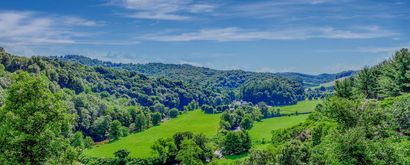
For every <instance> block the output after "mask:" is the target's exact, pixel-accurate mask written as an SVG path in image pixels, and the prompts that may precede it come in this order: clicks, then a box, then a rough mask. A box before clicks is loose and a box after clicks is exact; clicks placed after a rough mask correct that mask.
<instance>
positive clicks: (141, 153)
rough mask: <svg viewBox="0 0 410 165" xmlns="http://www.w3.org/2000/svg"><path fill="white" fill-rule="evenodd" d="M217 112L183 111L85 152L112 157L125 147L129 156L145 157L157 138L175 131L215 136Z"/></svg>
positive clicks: (168, 135) (217, 120)
mask: <svg viewBox="0 0 410 165" xmlns="http://www.w3.org/2000/svg"><path fill="white" fill-rule="evenodd" d="M219 116H220V115H219V114H205V113H204V112H202V111H200V110H195V111H190V112H187V113H184V114H182V115H180V116H178V118H175V119H170V120H168V121H166V122H164V123H161V125H159V126H157V127H152V128H150V129H148V130H145V131H143V132H139V133H135V134H131V135H129V136H127V137H123V138H121V139H119V140H117V141H113V142H111V143H108V144H103V145H98V146H95V147H93V148H92V149H90V150H86V151H85V154H86V155H90V156H95V157H114V152H115V151H117V150H119V149H126V150H128V151H129V152H130V156H131V157H139V158H145V157H149V156H150V155H151V146H152V145H153V144H154V142H155V141H156V140H158V139H159V138H167V137H171V136H172V135H173V134H175V133H176V132H183V131H191V132H193V133H203V134H205V135H206V136H208V137H212V136H216V133H217V132H216V130H217V128H218V122H219Z"/></svg>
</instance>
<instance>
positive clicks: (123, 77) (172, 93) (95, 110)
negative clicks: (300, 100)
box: [0, 52, 300, 141]
mask: <svg viewBox="0 0 410 165" xmlns="http://www.w3.org/2000/svg"><path fill="white" fill-rule="evenodd" d="M0 63H1V65H0V66H1V68H0V69H1V72H2V77H1V89H0V92H1V97H0V104H1V105H3V104H4V102H5V96H7V95H6V93H5V92H6V90H7V88H8V87H9V86H10V85H12V84H13V81H16V80H14V77H15V75H16V74H19V73H21V72H27V73H30V74H31V75H35V76H43V77H44V78H45V79H46V80H47V81H50V82H49V86H50V87H49V88H50V90H51V92H53V93H54V92H61V93H63V95H64V97H63V100H64V103H65V104H66V106H67V109H68V112H69V113H70V114H74V115H75V123H74V130H75V131H79V132H81V133H82V134H83V135H84V136H89V137H91V138H92V140H94V141H102V140H106V139H115V138H114V137H112V136H111V135H110V134H111V132H110V127H111V124H112V123H117V127H119V129H121V130H122V132H123V133H121V135H117V136H122V135H127V134H128V132H138V131H142V130H144V129H147V128H149V127H151V126H156V125H159V124H160V122H161V120H163V119H167V118H174V117H177V116H178V114H179V113H181V112H182V111H184V110H194V109H198V108H199V107H200V106H201V107H202V108H203V109H205V110H208V111H212V112H223V111H225V110H227V109H228V105H229V104H230V103H231V101H233V100H234V99H236V98H237V96H235V94H233V92H232V91H230V92H229V91H221V90H218V89H217V88H214V87H205V86H199V85H195V84H191V83H187V82H184V81H183V80H179V79H172V80H170V79H167V78H164V77H158V78H155V77H147V76H145V75H143V74H140V73H137V72H134V71H129V70H125V69H114V68H108V67H104V66H86V65H82V64H79V63H76V62H70V61H65V60H60V59H58V58H53V57H52V58H49V57H31V58H26V57H18V56H14V55H11V54H9V53H6V52H1V54H0ZM274 83H278V84H279V83H280V84H287V83H289V86H300V85H299V83H298V82H296V81H292V80H288V79H285V78H275V81H274ZM291 84H295V85H291ZM270 90H276V91H278V92H281V90H283V93H285V89H270ZM295 90H296V89H295ZM286 92H289V91H286ZM287 94H288V93H287ZM298 94H299V93H298ZM295 95H296V93H295ZM288 96H289V95H288ZM290 97H291V99H292V98H296V96H290ZM293 103H295V100H292V101H289V102H287V104H293ZM118 123H119V124H118ZM125 128H127V129H128V130H129V131H125Z"/></svg>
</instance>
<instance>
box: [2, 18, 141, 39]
mask: <svg viewBox="0 0 410 165" xmlns="http://www.w3.org/2000/svg"><path fill="white" fill-rule="evenodd" d="M0 25H1V26H0V45H6V46H23V45H25V46H29V45H50V44H86V45H133V44H138V43H139V42H138V41H130V40H127V39H124V40H119V41H114V40H104V41H101V40H96V39H95V37H96V36H95V32H90V30H88V31H87V30H86V31H84V29H82V31H80V30H79V29H78V28H94V27H96V26H102V25H104V24H101V23H99V22H97V21H93V20H88V19H84V18H79V17H73V16H44V15H42V14H41V13H37V12H27V11H0ZM93 31H95V30H94V29H93ZM97 37H98V36H97Z"/></svg>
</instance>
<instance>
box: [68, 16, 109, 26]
mask: <svg viewBox="0 0 410 165" xmlns="http://www.w3.org/2000/svg"><path fill="white" fill-rule="evenodd" d="M61 22H62V23H63V24H65V25H69V26H90V27H91V26H101V25H102V24H100V23H97V22H96V21H93V20H86V19H83V18H78V17H71V16H68V17H63V18H62V20H61Z"/></svg>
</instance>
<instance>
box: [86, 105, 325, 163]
mask: <svg viewBox="0 0 410 165" xmlns="http://www.w3.org/2000/svg"><path fill="white" fill-rule="evenodd" d="M319 102H320V101H317V100H314V101H302V102H299V103H298V104H295V105H291V106H282V107H280V109H281V111H282V112H284V113H285V114H292V113H295V112H296V111H298V112H311V111H313V110H314V107H315V106H316V105H317V104H318V103H319ZM307 116H308V115H297V116H283V117H277V118H269V119H264V120H262V121H261V122H255V124H254V126H253V128H252V129H251V130H250V131H249V134H250V136H251V138H252V141H254V142H256V141H260V140H262V139H265V140H269V139H270V137H271V130H274V129H280V128H287V127H290V126H293V125H296V124H298V123H300V122H303V121H304V120H305V119H306V118H307ZM219 120H220V114H205V113H204V112H202V111H200V110H195V111H190V112H187V113H183V114H182V115H180V116H178V118H175V119H170V120H168V121H166V122H163V123H161V125H159V126H156V127H152V128H150V129H148V130H145V131H143V132H138V133H135V134H131V135H129V136H127V137H123V138H121V139H119V140H116V141H113V142H110V143H107V144H100V145H96V146H95V147H93V148H92V149H89V150H86V151H85V152H84V153H85V154H86V155H89V156H93V157H108V158H111V157H114V152H115V151H117V150H120V149H126V150H128V151H129V152H130V156H131V157H137V158H146V157H149V156H151V146H152V145H153V144H154V142H155V141H156V140H158V139H159V138H167V137H171V136H172V135H173V134H174V133H176V132H183V131H191V132H193V133H203V134H205V135H206V136H207V137H211V138H212V137H215V136H216V134H217V130H218V126H219ZM240 157H241V156H240ZM229 158H232V159H237V157H236V156H233V157H229ZM241 158H242V157H241Z"/></svg>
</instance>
